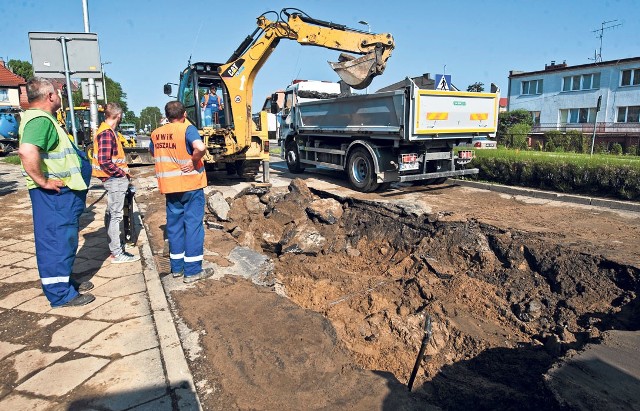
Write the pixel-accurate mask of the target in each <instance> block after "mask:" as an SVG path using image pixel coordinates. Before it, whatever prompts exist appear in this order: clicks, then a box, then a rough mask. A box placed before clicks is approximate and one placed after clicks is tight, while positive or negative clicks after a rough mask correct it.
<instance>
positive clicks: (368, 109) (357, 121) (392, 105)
mask: <svg viewBox="0 0 640 411" xmlns="http://www.w3.org/2000/svg"><path fill="white" fill-rule="evenodd" d="M492 91H493V92H491V93H475V92H463V91H441V90H424V89H420V88H419V87H418V86H417V85H416V84H415V83H414V82H413V81H412V80H411V79H410V78H406V79H405V80H404V87H402V88H401V89H399V90H395V91H386V92H379V93H373V94H360V95H348V94H349V92H350V90H348V87H347V88H345V87H342V88H341V87H340V84H338V83H334V84H331V83H326V82H319V81H309V82H299V83H295V84H292V85H290V86H289V87H287V89H286V91H285V103H284V109H283V111H282V113H281V114H282V118H283V124H282V126H281V127H280V138H279V139H280V141H281V146H282V151H281V153H282V154H281V156H282V157H283V158H284V159H285V160H286V162H287V167H288V168H289V170H290V171H291V172H292V173H301V172H303V171H304V169H305V168H306V167H317V166H322V167H327V168H331V169H337V170H343V171H345V172H346V174H347V177H348V179H349V182H350V184H351V185H352V186H353V188H354V189H356V190H358V191H362V192H371V191H376V190H382V189H385V188H387V187H389V185H390V184H391V183H393V182H404V181H406V182H419V183H421V184H425V183H426V184H429V183H441V182H443V181H444V180H446V179H447V178H448V177H454V176H464V175H470V174H477V173H478V169H477V168H465V165H466V164H468V163H469V162H470V161H471V160H472V158H473V151H472V150H467V149H460V150H459V148H460V147H461V146H467V145H468V144H469V143H470V142H471V140H472V139H473V138H474V137H477V136H487V137H489V136H495V132H496V129H497V122H498V102H499V100H500V91H499V89H498V88H497V87H495V86H493V87H492Z"/></svg>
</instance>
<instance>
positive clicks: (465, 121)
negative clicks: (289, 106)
mask: <svg viewBox="0 0 640 411" xmlns="http://www.w3.org/2000/svg"><path fill="white" fill-rule="evenodd" d="M498 101H499V94H498V93H472V92H461V91H435V90H422V89H420V88H418V87H417V86H415V84H413V83H411V84H409V85H407V86H406V87H405V88H404V89H403V90H397V91H389V92H384V93H374V94H366V95H355V96H346V97H339V98H332V99H326V100H317V101H310V102H304V103H299V104H298V105H297V113H296V116H295V120H294V121H295V123H296V125H297V126H298V130H299V132H300V133H302V134H309V133H314V134H323V135H336V136H353V135H357V134H361V133H362V134H374V135H379V136H380V137H383V136H386V137H394V138H398V139H404V140H407V141H411V140H421V139H433V138H451V137H455V138H459V137H460V136H463V135H466V136H468V137H469V139H470V138H471V137H472V136H473V135H474V134H476V133H478V134H480V135H490V134H493V133H495V131H496V127H497V121H498Z"/></svg>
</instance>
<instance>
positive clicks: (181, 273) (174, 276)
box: [171, 271, 184, 278]
mask: <svg viewBox="0 0 640 411" xmlns="http://www.w3.org/2000/svg"><path fill="white" fill-rule="evenodd" d="M171 275H172V276H173V278H178V277H182V276H183V275H184V273H183V272H182V271H180V272H178V273H174V272H172V273H171Z"/></svg>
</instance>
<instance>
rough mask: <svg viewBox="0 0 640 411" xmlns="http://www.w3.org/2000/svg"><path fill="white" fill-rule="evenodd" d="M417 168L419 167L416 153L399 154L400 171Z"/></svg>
mask: <svg viewBox="0 0 640 411" xmlns="http://www.w3.org/2000/svg"><path fill="white" fill-rule="evenodd" d="M418 168H420V164H419V163H418V155H417V154H416V153H411V154H401V155H400V171H406V170H417V169H418Z"/></svg>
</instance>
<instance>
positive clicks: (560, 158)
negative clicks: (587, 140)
mask: <svg viewBox="0 0 640 411" xmlns="http://www.w3.org/2000/svg"><path fill="white" fill-rule="evenodd" d="M469 167H476V168H478V169H480V173H479V175H478V178H479V179H481V180H486V181H491V182H496V183H501V184H508V185H518V186H524V187H531V188H539V189H543V190H552V191H559V192H563V193H573V194H583V195H593V196H598V197H610V198H611V197H613V198H618V199H622V200H633V201H640V159H638V158H637V157H630V156H611V155H597V156H593V157H591V156H589V155H584V154H569V153H542V152H535V151H518V150H506V149H498V150H476V158H475V159H474V160H473V161H472V162H471V163H470V164H469Z"/></svg>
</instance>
